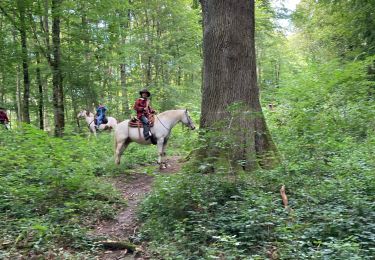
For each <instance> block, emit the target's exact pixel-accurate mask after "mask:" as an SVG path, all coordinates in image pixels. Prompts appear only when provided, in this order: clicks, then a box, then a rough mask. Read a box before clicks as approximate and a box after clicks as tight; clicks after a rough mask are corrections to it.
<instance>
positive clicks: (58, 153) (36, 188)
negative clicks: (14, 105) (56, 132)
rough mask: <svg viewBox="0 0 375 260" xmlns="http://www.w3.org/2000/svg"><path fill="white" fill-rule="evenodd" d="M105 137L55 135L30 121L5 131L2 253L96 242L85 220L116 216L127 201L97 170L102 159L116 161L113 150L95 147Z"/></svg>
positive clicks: (0, 173)
mask: <svg viewBox="0 0 375 260" xmlns="http://www.w3.org/2000/svg"><path fill="white" fill-rule="evenodd" d="M103 141H105V142H106V143H107V142H108V138H107V140H103V139H101V140H98V141H97V142H92V143H91V144H88V143H87V139H84V138H82V137H79V136H74V135H71V136H69V137H66V138H64V139H57V138H52V137H49V136H48V135H47V133H45V132H42V131H40V130H37V129H35V128H33V127H30V126H26V125H25V126H22V127H21V128H18V129H16V130H12V131H5V130H2V131H1V139H0V144H1V145H0V158H1V161H0V191H1V192H0V225H1V229H0V236H1V239H0V241H1V243H0V244H4V245H7V247H6V248H5V249H8V250H6V251H0V252H1V253H0V256H1V254H4V255H3V256H6V255H7V254H11V255H12V254H13V253H14V252H15V251H17V250H21V249H22V248H23V249H25V250H26V251H27V252H33V253H34V254H40V253H43V251H44V250H45V248H49V249H53V248H54V247H55V246H57V245H59V246H60V247H61V246H69V247H71V248H76V249H85V250H86V249H88V248H92V247H94V244H93V241H92V239H90V238H89V237H87V235H86V233H85V228H84V227H83V226H82V225H83V224H85V225H89V224H90V223H92V222H93V221H96V220H97V219H110V218H113V216H114V214H115V211H116V208H115V206H116V204H117V205H118V204H119V203H122V200H121V199H120V196H119V194H117V192H116V191H115V190H114V189H113V187H112V186H111V185H110V184H106V183H105V182H98V178H97V177H95V175H94V173H95V172H96V173H97V172H98V171H99V170H101V169H102V168H101V165H100V162H103V161H107V160H109V159H111V161H113V158H112V157H111V156H112V151H111V153H110V154H109V155H110V156H108V151H106V149H92V147H98V148H100V147H104V146H103V144H104V142H103ZM110 143H111V142H110ZM98 162H99V163H98ZM112 163H113V162H112ZM1 250H2V248H1ZM21 251H22V250H21ZM13 256H14V255H13Z"/></svg>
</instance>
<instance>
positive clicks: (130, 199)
mask: <svg viewBox="0 0 375 260" xmlns="http://www.w3.org/2000/svg"><path fill="white" fill-rule="evenodd" d="M167 164H168V167H167V168H166V169H161V170H159V173H160V174H173V173H176V172H178V171H179V170H180V169H181V166H182V163H181V162H180V157H179V156H170V157H167ZM155 167H158V166H155ZM140 172H142V170H141V168H136V169H134V170H132V173H131V174H129V175H126V176H117V177H113V178H110V179H109V180H108V181H109V182H111V183H112V184H113V185H114V186H115V188H116V189H118V190H119V191H120V192H121V193H122V196H123V197H124V199H125V200H126V201H127V205H126V206H124V208H123V209H121V210H120V212H119V213H118V215H117V216H116V217H115V218H114V220H111V221H102V222H98V223H97V226H96V227H95V229H94V231H93V233H92V234H93V235H94V236H100V237H106V238H107V239H108V240H109V241H129V240H131V238H132V237H134V236H135V235H136V234H137V232H138V230H139V226H140V224H139V222H138V219H137V214H136V212H137V208H138V206H139V204H140V203H141V201H142V199H143V198H144V197H145V195H147V193H149V192H150V191H151V190H152V184H153V181H154V177H153V176H152V175H149V174H145V173H140ZM136 248H137V249H136V251H135V252H134V253H131V252H130V251H129V250H103V251H102V253H101V254H100V255H98V259H103V260H114V259H150V255H149V254H148V253H147V247H146V245H145V244H142V245H137V247H136Z"/></svg>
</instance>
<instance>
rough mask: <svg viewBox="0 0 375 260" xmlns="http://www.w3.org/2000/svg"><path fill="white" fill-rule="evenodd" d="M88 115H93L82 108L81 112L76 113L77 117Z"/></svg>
mask: <svg viewBox="0 0 375 260" xmlns="http://www.w3.org/2000/svg"><path fill="white" fill-rule="evenodd" d="M90 116H93V114H92V113H91V112H90V111H87V110H82V111H81V112H79V113H78V115H77V118H80V117H90Z"/></svg>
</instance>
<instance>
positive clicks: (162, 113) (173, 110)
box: [158, 109, 185, 116]
mask: <svg viewBox="0 0 375 260" xmlns="http://www.w3.org/2000/svg"><path fill="white" fill-rule="evenodd" d="M184 110H185V109H172V110H165V111H164V112H161V113H160V114H158V116H168V114H172V113H176V112H177V111H184Z"/></svg>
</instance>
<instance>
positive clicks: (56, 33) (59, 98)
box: [51, 0, 65, 136]
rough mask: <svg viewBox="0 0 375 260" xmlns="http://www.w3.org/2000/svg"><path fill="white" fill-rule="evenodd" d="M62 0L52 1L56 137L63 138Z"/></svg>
mask: <svg viewBox="0 0 375 260" xmlns="http://www.w3.org/2000/svg"><path fill="white" fill-rule="evenodd" d="M61 3H62V0H52V8H51V10H52V44H53V62H52V84H53V111H54V122H55V136H62V135H63V130H64V126H65V125H64V124H65V122H64V93H63V85H62V83H63V82H62V81H63V78H62V71H61V53H60V15H61V14H60V12H61V10H60V6H61Z"/></svg>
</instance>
